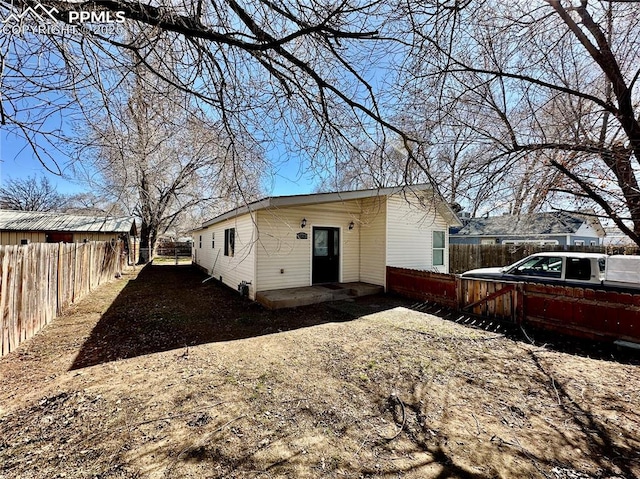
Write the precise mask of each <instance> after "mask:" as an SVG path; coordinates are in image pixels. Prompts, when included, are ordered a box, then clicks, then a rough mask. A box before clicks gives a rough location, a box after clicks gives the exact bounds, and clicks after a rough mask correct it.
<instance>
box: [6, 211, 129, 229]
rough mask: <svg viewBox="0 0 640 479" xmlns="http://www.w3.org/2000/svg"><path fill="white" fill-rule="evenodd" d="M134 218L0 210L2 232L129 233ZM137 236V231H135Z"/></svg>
mask: <svg viewBox="0 0 640 479" xmlns="http://www.w3.org/2000/svg"><path fill="white" fill-rule="evenodd" d="M134 224H135V219H134V218H133V217H130V216H128V217H122V218H116V217H111V216H83V215H70V214H65V213H53V212H42V211H14V210H0V230H5V231H77V232H83V233H89V232H92V233H129V232H130V231H131V228H132V227H133V226H134ZM134 234H135V229H134Z"/></svg>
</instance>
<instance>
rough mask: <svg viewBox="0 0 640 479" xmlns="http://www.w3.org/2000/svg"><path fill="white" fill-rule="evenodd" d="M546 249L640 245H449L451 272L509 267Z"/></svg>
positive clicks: (629, 250)
mask: <svg viewBox="0 0 640 479" xmlns="http://www.w3.org/2000/svg"><path fill="white" fill-rule="evenodd" d="M542 251H582V252H585V253H607V254H640V250H639V249H638V248H636V247H622V246H607V247H605V246H561V245H557V246H554V245H544V246H541V245H535V244H519V245H502V244H498V245H470V244H450V245H449V271H451V272H452V273H464V272H465V271H469V270H470V269H476V268H488V267H492V266H507V265H510V264H513V263H515V262H516V261H519V260H521V259H523V258H526V257H527V256H529V255H531V254H535V253H540V252H542Z"/></svg>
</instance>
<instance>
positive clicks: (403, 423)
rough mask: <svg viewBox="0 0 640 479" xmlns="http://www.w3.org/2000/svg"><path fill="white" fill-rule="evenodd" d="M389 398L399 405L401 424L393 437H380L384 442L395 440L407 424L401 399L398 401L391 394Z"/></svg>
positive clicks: (395, 396) (396, 397)
mask: <svg viewBox="0 0 640 479" xmlns="http://www.w3.org/2000/svg"><path fill="white" fill-rule="evenodd" d="M391 397H392V398H394V399H395V400H396V401H397V402H398V403H399V404H400V408H401V409H402V424H401V425H400V429H399V430H398V432H396V434H395V436H393V437H384V436H382V437H383V439H385V440H386V441H393V440H394V439H395V438H397V437H398V436H399V435H400V434H401V433H402V431H403V430H404V426H405V424H406V423H407V414H406V411H405V408H404V403H403V402H402V399H400V398H399V397H398V396H397V395H396V394H395V393H394V394H392V395H391Z"/></svg>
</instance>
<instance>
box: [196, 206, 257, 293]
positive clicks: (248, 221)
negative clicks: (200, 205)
mask: <svg viewBox="0 0 640 479" xmlns="http://www.w3.org/2000/svg"><path fill="white" fill-rule="evenodd" d="M228 228H235V253H234V255H233V256H225V255H224V230H225V229H228ZM213 233H215V247H214V248H212V244H211V243H212V242H211V240H212V234H213ZM200 236H202V247H200ZM193 242H194V245H193V250H194V262H196V263H197V264H198V265H200V266H201V267H203V268H204V269H206V270H207V272H208V273H209V274H210V275H211V276H213V277H215V278H216V279H218V280H219V279H220V277H222V282H223V283H224V284H226V285H227V286H230V287H232V288H234V289H236V288H237V287H238V285H239V284H240V283H241V282H242V281H250V282H251V285H250V286H249V297H250V298H251V299H255V277H254V276H255V274H254V273H255V257H256V255H255V246H256V234H255V227H254V222H253V218H252V216H251V215H250V214H245V215H242V216H238V217H237V218H233V219H229V220H226V221H223V222H221V223H218V224H215V225H212V226H209V227H208V228H204V229H201V230H198V231H196V232H195V233H194V238H193Z"/></svg>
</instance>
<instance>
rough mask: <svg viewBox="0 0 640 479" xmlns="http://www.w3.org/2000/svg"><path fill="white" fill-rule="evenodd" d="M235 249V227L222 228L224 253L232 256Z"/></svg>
mask: <svg viewBox="0 0 640 479" xmlns="http://www.w3.org/2000/svg"><path fill="white" fill-rule="evenodd" d="M235 250H236V229H235V228H227V229H226V230H224V255H225V256H233V255H234V253H235Z"/></svg>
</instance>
